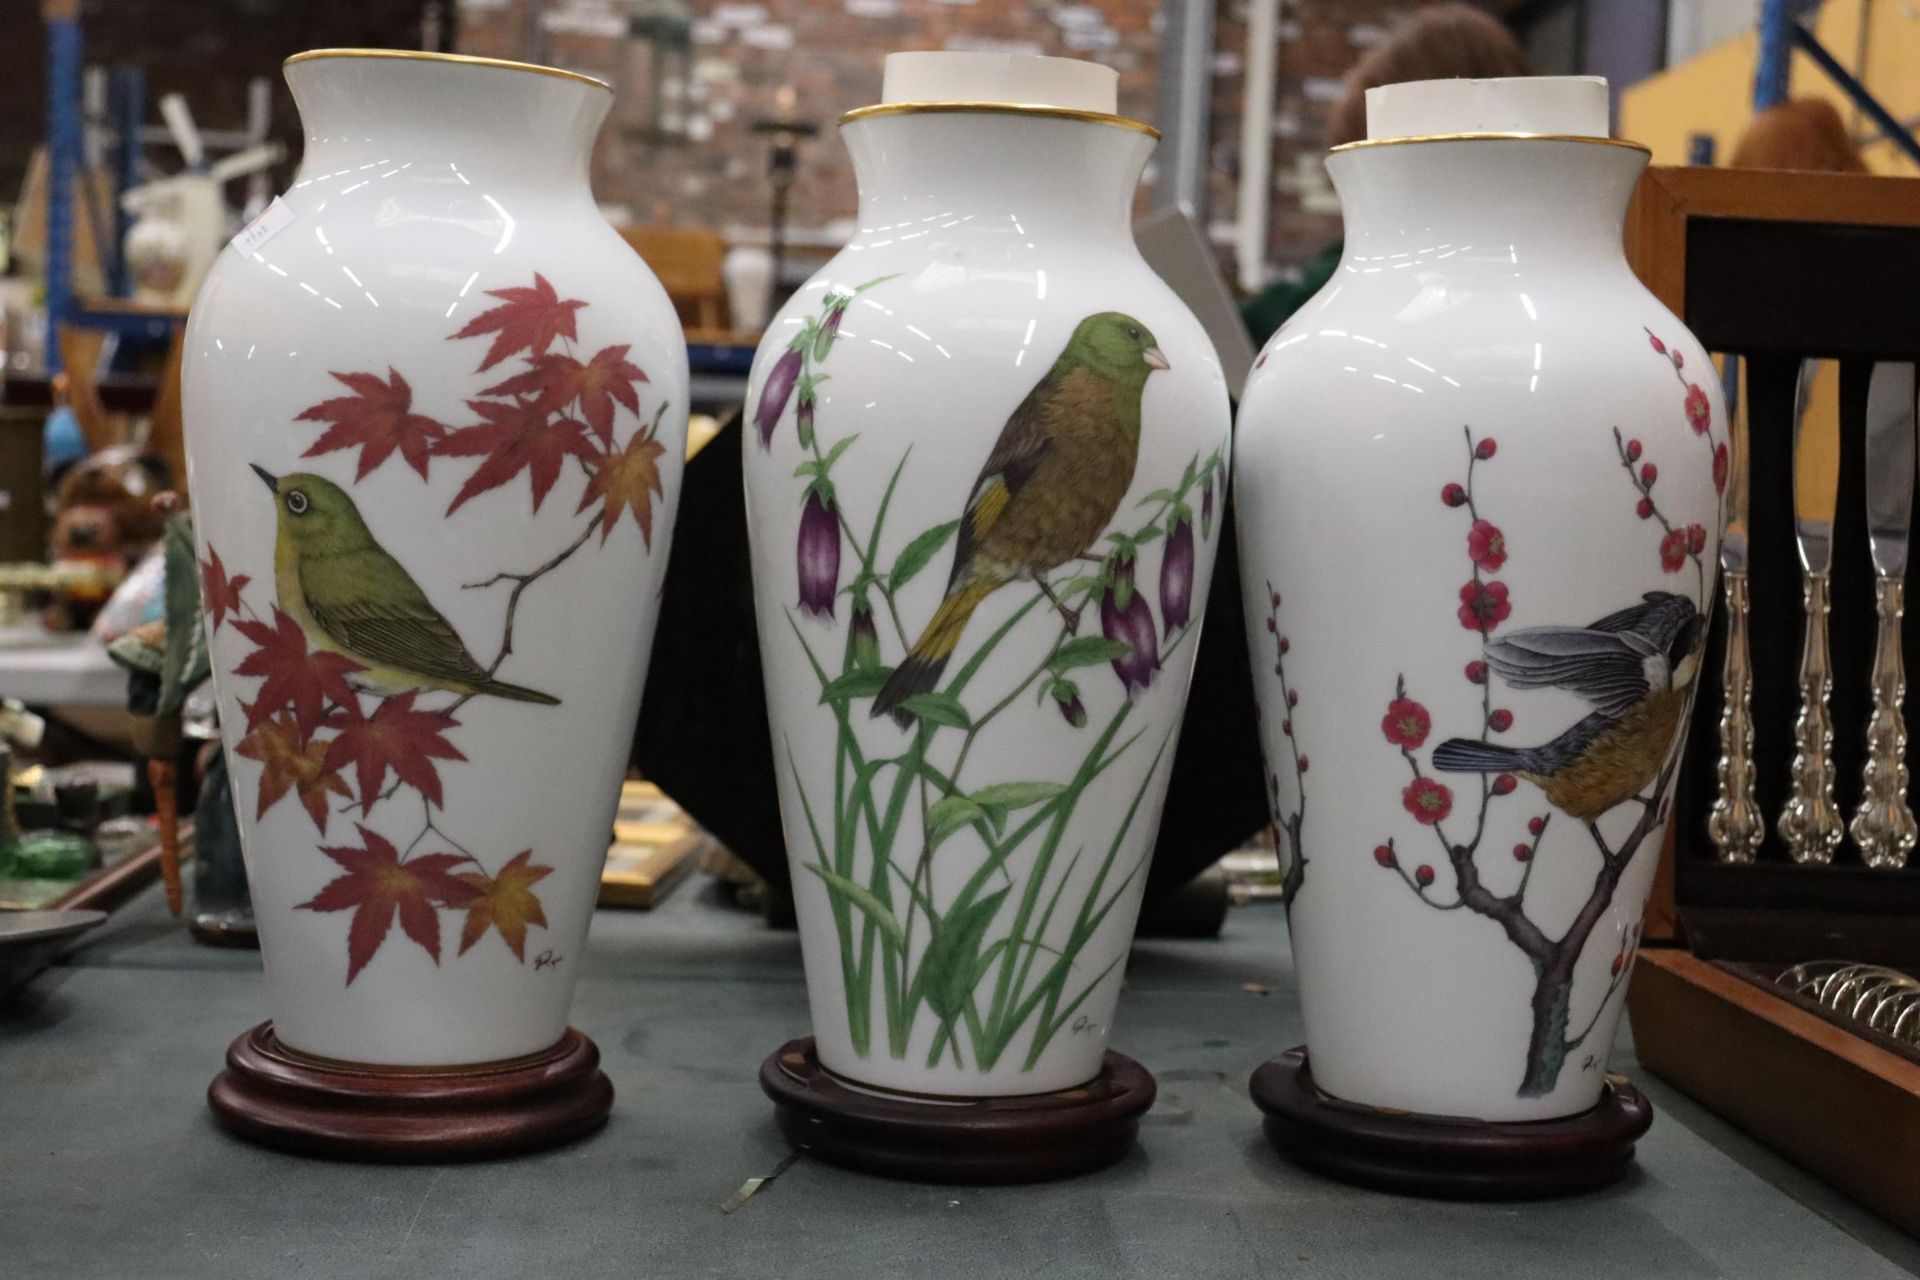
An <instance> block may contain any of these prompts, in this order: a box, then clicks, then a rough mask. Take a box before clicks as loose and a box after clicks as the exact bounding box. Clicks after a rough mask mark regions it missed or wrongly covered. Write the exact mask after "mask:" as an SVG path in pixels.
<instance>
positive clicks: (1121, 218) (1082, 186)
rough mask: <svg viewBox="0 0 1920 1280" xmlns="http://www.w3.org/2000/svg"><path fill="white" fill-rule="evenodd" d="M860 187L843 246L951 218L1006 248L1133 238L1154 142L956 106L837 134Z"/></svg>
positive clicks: (1126, 131)
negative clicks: (1138, 192)
mask: <svg viewBox="0 0 1920 1280" xmlns="http://www.w3.org/2000/svg"><path fill="white" fill-rule="evenodd" d="M842 136H843V137H844V138H845V140H846V144H847V150H848V152H849V154H850V155H851V156H852V158H853V167H854V173H855V176H856V177H857V179H858V181H859V185H860V216H859V228H858V230H857V232H856V233H855V236H854V238H853V240H852V241H851V242H850V246H849V247H855V246H858V247H866V248H881V247H883V246H885V245H886V244H887V243H888V242H889V241H898V240H905V239H909V238H919V237H921V236H927V235H930V234H931V233H933V232H936V231H939V230H943V229H946V228H951V227H954V226H958V225H963V224H964V225H967V226H968V228H969V229H970V230H975V231H978V230H982V229H986V230H1002V231H1004V234H1005V235H1006V237H1007V239H1008V243H1009V246H1010V247H1012V246H1015V245H1025V244H1027V243H1029V242H1031V241H1033V240H1034V239H1036V238H1041V237H1044V238H1053V237H1056V236H1070V237H1072V238H1074V239H1076V240H1079V241H1081V242H1096V241H1100V240H1107V239H1110V240H1114V241H1118V242H1124V243H1128V244H1130V243H1131V242H1132V240H1131V236H1132V232H1131V226H1132V214H1133V193H1134V189H1135V187H1136V186H1137V185H1138V184H1139V181H1140V171H1141V169H1142V168H1143V167H1144V166H1145V165H1146V161H1147V156H1148V155H1149V154H1150V153H1151V152H1152V150H1153V139H1152V138H1151V137H1150V136H1149V135H1147V134H1144V133H1141V132H1138V131H1136V130H1134V129H1130V128H1124V127H1122V126H1120V125H1115V124H1103V123H1098V122H1093V121H1087V120H1077V119H1069V118H1061V117H1047V116H1022V115H1015V114H1010V113H1001V112H994V111H978V112H973V111H961V112H941V113H927V114H905V115H895V116H875V117H870V118H868V119H863V120H855V121H852V122H850V123H848V124H847V126H846V127H845V128H844V129H843V130H842Z"/></svg>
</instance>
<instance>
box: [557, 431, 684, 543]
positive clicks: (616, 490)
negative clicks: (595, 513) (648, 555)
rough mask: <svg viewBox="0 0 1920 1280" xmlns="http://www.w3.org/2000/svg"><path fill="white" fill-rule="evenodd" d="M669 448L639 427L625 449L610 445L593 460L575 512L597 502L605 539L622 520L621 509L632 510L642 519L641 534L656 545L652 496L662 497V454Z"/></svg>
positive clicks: (635, 515)
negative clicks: (590, 473)
mask: <svg viewBox="0 0 1920 1280" xmlns="http://www.w3.org/2000/svg"><path fill="white" fill-rule="evenodd" d="M665 452H666V449H665V448H664V447H663V446H662V445H661V443H660V442H659V441H658V440H655V439H654V438H653V437H652V436H651V435H649V434H647V433H646V432H644V431H636V432H634V433H633V438H632V439H631V440H629V441H627V447H626V448H625V449H620V450H614V449H609V450H608V451H607V452H605V453H603V454H601V455H600V456H599V457H597V458H595V459H594V460H593V462H592V464H591V465H592V468H593V474H592V475H591V476H589V477H588V479H587V491H586V493H584V494H582V495H581V497H580V505H579V507H578V508H576V512H579V511H585V510H586V509H587V508H588V507H590V506H592V505H593V504H594V503H595V502H599V503H601V504H603V505H602V506H601V509H600V541H601V542H605V541H606V540H607V535H608V534H610V533H612V532H613V526H614V525H615V524H617V523H618V522H619V520H620V512H621V511H622V510H623V509H625V510H631V511H632V512H633V518H634V519H635V520H636V521H638V522H639V525H640V537H641V539H642V540H643V541H644V542H645V543H646V545H647V547H648V548H649V549H651V548H652V546H653V498H652V496H651V495H652V494H656V493H657V494H660V495H662V496H663V497H664V496H665V494H666V490H665V489H663V488H662V487H661V485H660V455H661V454H663V453H665Z"/></svg>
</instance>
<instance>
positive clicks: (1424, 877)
mask: <svg viewBox="0 0 1920 1280" xmlns="http://www.w3.org/2000/svg"><path fill="white" fill-rule="evenodd" d="M1413 878H1414V879H1415V880H1416V881H1418V882H1419V885H1420V887H1421V888H1422V889H1424V888H1426V887H1427V886H1428V885H1430V884H1432V883H1433V868H1432V867H1430V866H1428V865H1427V864H1426V863H1424V862H1423V863H1421V864H1420V865H1419V866H1417V867H1415V868H1414V869H1413Z"/></svg>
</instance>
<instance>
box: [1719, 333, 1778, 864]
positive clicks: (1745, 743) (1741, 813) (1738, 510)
mask: <svg viewBox="0 0 1920 1280" xmlns="http://www.w3.org/2000/svg"><path fill="white" fill-rule="evenodd" d="M1741 363H1742V362H1741V358H1740V357H1739V356H1737V355H1732V354H1729V355H1727V356H1725V357H1723V369H1722V373H1721V381H1722V384H1723V385H1724V387H1725V388H1726V399H1727V443H1728V447H1727V496H1726V514H1725V525H1724V530H1723V532H1722V534H1721V538H1720V588H1721V591H1722V593H1723V594H1724V596H1725V598H1726V604H1727V654H1726V659H1725V661H1724V662H1723V663H1722V665H1721V688H1722V690H1723V692H1724V694H1725V697H1726V702H1725V704H1724V705H1723V706H1722V707H1721V709H1720V769H1719V779H1720V789H1719V794H1718V795H1717V796H1715V798H1714V801H1713V811H1712V812H1711V813H1709V814H1708V815H1707V838H1708V839H1710V840H1712V841H1713V846H1714V848H1716V849H1718V850H1719V851H1720V861H1722V862H1732V863H1750V862H1752V861H1753V860H1754V858H1755V856H1756V855H1757V854H1758V853H1759V852H1760V844H1761V842H1762V841H1763V840H1765V839H1766V836H1767V827H1766V821H1765V820H1764V819H1763V818H1762V817H1761V816H1760V804H1759V801H1758V800H1756V799H1755V797H1754V792H1753V665H1752V662H1751V660H1750V659H1749V657H1748V651H1747V610H1748V596H1747V494H1748V488H1747V404H1746V397H1744V396H1743V395H1741V394H1740V392H1741V385H1740V383H1741Z"/></svg>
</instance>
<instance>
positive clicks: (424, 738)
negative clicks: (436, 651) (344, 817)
mask: <svg viewBox="0 0 1920 1280" xmlns="http://www.w3.org/2000/svg"><path fill="white" fill-rule="evenodd" d="M419 696H420V691H419V690H418V689H409V690H407V691H406V692H405V693H396V694H394V695H393V696H392V697H390V698H388V699H386V700H385V701H384V702H382V703H381V704H380V705H379V707H378V708H376V709H375V711H374V713H373V715H372V717H371V718H368V717H365V716H362V715H361V714H360V708H359V707H358V706H357V705H355V706H353V707H352V708H351V709H350V710H348V711H347V712H345V713H342V714H336V715H334V716H332V717H331V718H329V719H328V721H327V725H328V727H329V728H332V729H335V730H337V731H338V732H337V733H336V735H335V737H334V739H333V741H332V742H330V743H328V744H327V754H326V760H325V764H326V767H327V768H329V769H344V768H346V767H347V765H349V764H351V765H352V766H353V771H354V779H355V781H356V782H358V783H359V785H360V812H361V813H371V812H373V802H374V801H375V800H377V799H379V798H380V784H381V783H382V782H384V781H385V780H386V777H387V770H388V769H392V770H393V772H394V776H395V777H397V778H399V779H400V781H402V782H404V783H406V784H407V785H408V786H410V787H412V788H413V789H414V790H415V791H418V792H419V793H420V794H421V795H423V796H425V797H426V798H427V800H428V801H429V802H430V803H432V804H434V805H440V804H442V803H443V801H442V798H441V792H440V773H439V770H437V769H435V768H434V767H433V762H434V761H435V760H465V759H466V757H465V756H463V755H461V754H460V749H459V748H458V747H456V746H454V745H453V744H452V743H451V742H448V741H447V739H446V737H445V734H446V732H447V730H449V729H458V728H459V727H460V722H459V721H458V720H455V719H454V718H453V717H452V716H450V715H447V714H446V713H445V712H442V711H415V710H414V709H413V702H414V699H415V698H418V697H419Z"/></svg>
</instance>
